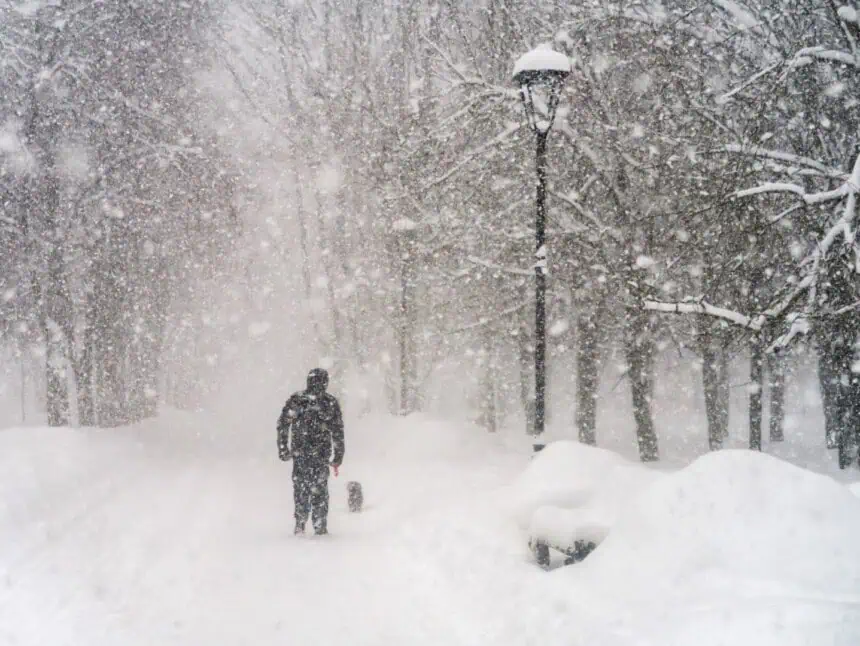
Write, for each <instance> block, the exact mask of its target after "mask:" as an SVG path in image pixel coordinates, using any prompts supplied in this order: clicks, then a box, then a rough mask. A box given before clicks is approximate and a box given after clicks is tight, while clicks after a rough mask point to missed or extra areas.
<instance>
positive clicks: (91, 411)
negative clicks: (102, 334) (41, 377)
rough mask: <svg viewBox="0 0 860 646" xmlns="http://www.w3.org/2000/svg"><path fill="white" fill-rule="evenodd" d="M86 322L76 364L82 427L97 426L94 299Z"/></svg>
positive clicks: (87, 313) (89, 299)
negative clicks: (94, 367) (94, 372)
mask: <svg viewBox="0 0 860 646" xmlns="http://www.w3.org/2000/svg"><path fill="white" fill-rule="evenodd" d="M85 318H86V322H85V326H84V331H83V338H82V339H81V342H82V348H81V354H80V357H79V358H78V359H77V360H76V361H75V362H74V365H75V383H76V384H77V388H78V421H79V423H80V425H81V426H95V425H96V414H95V413H96V411H95V393H94V387H95V383H94V374H93V359H94V356H95V344H96V334H95V325H96V311H95V307H94V306H93V303H92V297H89V298H88V299H87V304H86V316H85Z"/></svg>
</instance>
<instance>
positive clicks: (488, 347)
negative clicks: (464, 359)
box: [480, 326, 498, 433]
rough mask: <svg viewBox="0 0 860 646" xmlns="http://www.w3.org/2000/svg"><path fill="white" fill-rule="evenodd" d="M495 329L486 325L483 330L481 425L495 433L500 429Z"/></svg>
mask: <svg viewBox="0 0 860 646" xmlns="http://www.w3.org/2000/svg"><path fill="white" fill-rule="evenodd" d="M495 344H496V340H495V335H494V330H493V329H492V327H490V326H486V327H485V328H484V330H483V345H484V352H483V355H484V356H483V359H484V366H483V368H484V374H483V379H482V380H481V382H482V383H481V416H480V420H481V426H483V427H484V428H485V429H487V430H488V431H490V432H491V433H495V432H496V431H497V430H498V425H497V422H498V415H497V411H496V351H495Z"/></svg>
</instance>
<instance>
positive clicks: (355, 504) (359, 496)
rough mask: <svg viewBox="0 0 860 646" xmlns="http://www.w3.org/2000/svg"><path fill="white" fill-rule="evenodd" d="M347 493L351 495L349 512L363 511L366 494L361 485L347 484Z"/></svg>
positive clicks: (354, 482)
mask: <svg viewBox="0 0 860 646" xmlns="http://www.w3.org/2000/svg"><path fill="white" fill-rule="evenodd" d="M346 491H347V493H348V494H349V510H350V511H351V512H354V513H355V512H359V511H361V507H362V505H363V504H364V494H363V493H362V492H361V483H360V482H356V481H354V480H353V481H352V482H348V483H347V484H346Z"/></svg>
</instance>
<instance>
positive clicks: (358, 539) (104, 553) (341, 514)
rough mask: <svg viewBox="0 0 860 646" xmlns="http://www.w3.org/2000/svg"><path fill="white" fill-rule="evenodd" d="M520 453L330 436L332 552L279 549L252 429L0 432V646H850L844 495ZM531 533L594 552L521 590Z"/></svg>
mask: <svg viewBox="0 0 860 646" xmlns="http://www.w3.org/2000/svg"><path fill="white" fill-rule="evenodd" d="M219 423H220V424H222V426H219ZM272 424H273V423H272ZM252 438H254V441H251V439H252ZM528 447H529V443H528V442H527V440H525V438H521V437H519V436H506V435H504V434H500V435H496V436H492V435H489V434H487V433H485V432H482V431H480V430H478V429H476V428H471V427H465V428H459V427H456V426H453V425H451V424H447V423H442V422H439V421H433V420H431V419H428V418H426V417H423V416H412V417H409V418H407V419H389V418H377V419H365V420H363V421H361V422H353V423H352V424H350V423H349V421H348V427H347V461H346V462H345V465H344V471H343V472H342V473H341V476H340V478H338V479H332V481H331V484H332V516H331V519H330V527H331V529H332V531H333V532H334V534H333V535H332V536H330V537H327V538H324V539H314V538H304V539H297V538H294V537H292V536H291V534H290V529H291V518H290V510H291V490H290V478H289V467H288V466H286V465H283V464H281V463H280V462H278V461H277V458H276V455H275V453H276V452H275V449H274V430H273V429H267V428H261V429H259V430H250V431H249V430H248V429H245V431H244V435H237V434H236V432H235V429H230V428H227V427H225V426H224V425H223V420H221V421H220V422H219V421H218V420H214V419H210V418H207V417H206V416H205V415H202V414H199V415H188V414H178V413H170V414H167V415H165V416H163V417H162V418H161V419H159V420H155V421H153V422H149V423H147V424H145V425H141V426H140V427H137V428H129V429H119V430H113V431H92V430H71V429H33V428H28V429H8V430H3V431H0V644H27V645H30V644H33V645H36V644H52V645H53V644H69V645H71V644H75V645H78V644H88V645H93V646H95V645H101V644H104V645H108V644H110V645H117V644H121V645H122V646H127V645H132V644H141V645H143V644H159V645H163V644H164V645H170V644H177V645H178V644H183V645H186V644H207V645H221V644H223V645H225V646H226V645H231V646H232V645H235V644H254V645H255V646H264V645H266V644H284V643H291V644H292V643H296V644H299V643H313V644H342V643H348V644H351V645H356V644H493V645H495V646H504V645H507V644H510V645H511V646H513V645H522V644H532V643H534V644H565V645H570V644H601V645H605V644H611V645H614V644H637V645H639V644H655V645H657V644H660V645H661V646H665V645H667V644H669V645H672V644H678V645H687V644H689V645H693V644H696V645H699V644H715V645H716V644H733V645H744V644H756V645H759V644H780V645H781V646H783V645H789V646H790V645H791V644H798V645H799V644H844V645H845V646H849V645H850V646H854V645H856V644H858V643H860V550H857V549H856V547H855V546H856V538H857V536H858V535H860V498H858V497H857V496H855V495H853V494H852V491H851V489H850V488H849V487H847V486H845V485H844V484H839V483H837V482H836V481H834V480H832V479H831V478H829V477H827V476H823V475H818V474H815V473H812V472H809V471H805V470H803V469H800V468H798V467H795V466H792V465H790V464H788V463H786V462H782V461H780V460H777V459H776V458H773V457H769V456H767V455H760V454H753V453H749V452H746V451H724V452H721V453H717V454H711V455H707V456H704V457H702V458H700V459H698V460H696V461H695V462H693V463H692V464H691V465H690V466H689V467H687V468H685V469H682V470H679V471H676V472H669V471H666V470H656V469H649V468H645V467H643V466H641V465H638V464H635V463H630V462H627V461H625V460H624V459H622V458H621V457H619V456H617V455H615V454H613V453H611V452H608V451H605V450H600V449H593V448H589V447H584V446H581V445H578V444H576V443H573V442H557V443H553V444H550V445H549V446H548V447H547V448H546V449H545V450H544V452H543V453H541V454H539V455H538V456H535V457H532V456H531V455H530V453H529V450H528ZM350 479H357V480H359V481H361V482H362V484H363V485H364V489H365V501H366V509H365V511H364V512H363V513H361V514H349V513H348V512H347V508H346V482H347V481H348V480H350ZM853 487H854V489H855V492H856V485H853ZM550 531H554V532H557V533H558V534H559V536H556V538H558V539H559V540H562V539H564V538H565V537H566V536H568V535H569V534H571V533H577V532H582V533H583V535H587V536H591V537H594V538H596V539H598V540H600V541H601V544H600V545H599V547H598V548H597V550H595V552H594V553H593V554H592V555H591V556H590V557H588V559H586V561H585V562H583V563H581V564H577V565H574V566H568V567H564V568H558V569H554V570H553V571H551V572H544V571H542V570H541V569H539V568H538V567H536V566H535V564H534V563H533V559H532V555H531V554H530V552H529V551H528V549H527V540H528V537H529V535H530V533H536V532H538V533H539V532H550Z"/></svg>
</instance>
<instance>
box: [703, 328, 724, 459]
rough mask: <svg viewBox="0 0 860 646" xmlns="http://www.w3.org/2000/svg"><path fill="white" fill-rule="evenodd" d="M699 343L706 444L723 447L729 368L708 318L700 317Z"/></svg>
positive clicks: (715, 448) (711, 447) (717, 447)
mask: <svg viewBox="0 0 860 646" xmlns="http://www.w3.org/2000/svg"><path fill="white" fill-rule="evenodd" d="M698 324H699V347H700V348H701V353H702V388H703V391H704V395H705V417H706V418H707V423H708V447H709V448H710V450H711V451H719V450H720V449H722V448H723V442H724V440H725V439H726V438H727V437H728V426H729V424H728V422H729V408H728V406H729V401H728V396H727V394H728V391H729V389H728V370H727V361H726V357H725V352H724V351H723V349H722V348H721V347H719V344H718V341H717V340H716V339H715V338H714V336H713V335H712V332H711V322H710V321H708V320H707V317H704V316H702V317H700V318H699V321H698Z"/></svg>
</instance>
